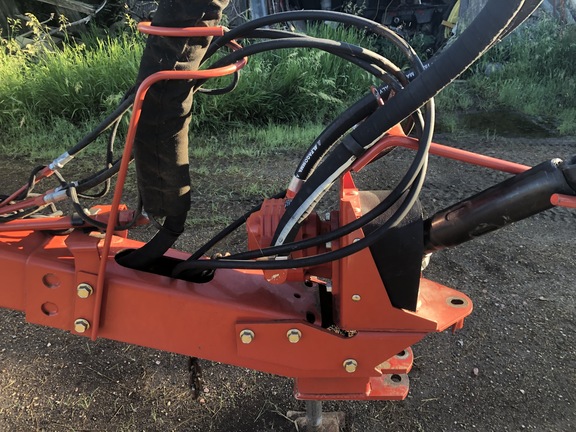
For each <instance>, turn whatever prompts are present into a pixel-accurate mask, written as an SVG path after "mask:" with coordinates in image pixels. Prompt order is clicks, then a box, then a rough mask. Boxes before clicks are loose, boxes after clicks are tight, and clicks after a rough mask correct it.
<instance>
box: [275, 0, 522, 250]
mask: <svg viewBox="0 0 576 432" xmlns="http://www.w3.org/2000/svg"><path fill="white" fill-rule="evenodd" d="M523 3H524V2H523V1H522V0H516V1H515V2H506V3H505V4H502V3H501V2H498V1H497V0H490V1H489V2H488V4H487V5H486V6H485V7H484V8H483V9H482V11H481V12H480V14H479V15H478V16H477V17H476V19H475V20H474V21H473V22H472V23H471V24H470V26H469V27H468V28H467V29H466V30H465V31H464V32H463V33H462V35H461V36H460V37H459V38H458V39H457V40H456V41H455V42H454V43H453V44H452V45H451V46H450V47H448V48H447V49H446V50H445V51H444V52H443V53H442V54H441V55H440V56H439V57H438V59H437V60H436V61H435V62H433V63H432V64H431V65H430V67H429V68H428V69H426V70H425V71H423V72H422V73H421V74H420V75H419V76H418V77H416V78H415V79H414V81H412V82H411V83H410V85H408V86H407V87H406V88H404V89H403V90H401V91H399V92H398V93H397V94H396V95H395V97H393V98H391V99H390V100H389V101H388V102H387V103H386V104H385V105H384V106H382V107H380V108H379V109H378V110H376V112H375V113H374V114H372V115H371V116H370V117H369V118H368V119H366V120H365V121H364V122H362V123H361V124H359V125H358V127H357V128H356V129H355V130H353V131H352V132H351V133H350V134H349V135H347V136H346V137H345V138H344V139H343V140H342V143H341V144H340V145H339V146H338V147H337V148H336V149H334V150H333V151H332V153H331V154H330V155H328V157H327V158H326V160H325V161H324V163H323V164H322V167H320V172H318V171H315V173H314V174H313V175H312V176H311V177H310V179H309V180H308V181H307V182H306V183H305V184H304V186H303V187H302V189H301V190H300V191H299V193H298V194H297V195H296V197H295V199H294V200H293V201H292V203H291V204H290V206H288V207H287V209H286V212H285V213H284V215H283V216H282V218H281V220H280V223H279V225H278V228H277V230H276V232H275V234H274V237H273V243H274V244H281V243H284V242H286V241H290V240H292V239H293V238H294V237H295V235H296V233H297V231H298V227H299V223H300V222H301V221H302V220H303V218H304V217H306V216H307V215H308V214H309V212H310V211H311V209H312V208H313V207H314V206H315V205H316V203H317V201H318V199H319V198H320V197H321V196H322V195H323V194H324V193H325V191H326V190H327V187H329V186H330V185H331V184H332V183H333V182H334V181H335V179H336V178H338V177H339V175H340V174H341V172H343V171H344V170H345V167H347V166H349V165H350V164H351V163H352V161H353V160H355V159H356V158H358V157H359V156H360V155H361V154H362V153H363V152H364V151H365V150H366V149H368V148H370V147H371V146H372V145H373V144H374V143H375V142H376V141H377V140H378V139H380V138H381V137H382V136H383V135H384V133H385V132H386V131H387V130H388V129H390V128H391V127H392V126H394V125H395V124H398V123H400V122H401V121H403V120H404V119H406V118H407V117H408V116H410V114H412V113H413V112H414V111H415V110H417V109H418V108H420V107H421V106H422V105H423V104H424V103H425V102H426V101H427V100H429V99H431V98H432V97H433V96H435V95H436V94H437V93H438V92H440V91H441V90H442V89H443V88H444V87H445V86H446V85H448V84H449V83H450V82H451V81H453V80H454V79H455V78H457V77H458V76H459V75H460V74H461V73H462V72H464V71H465V70H466V69H467V68H468V67H469V66H470V65H471V64H472V63H473V62H474V61H475V60H476V59H477V58H478V57H480V56H481V55H482V54H483V53H484V52H485V51H486V49H488V48H489V47H490V46H491V45H493V44H494V43H495V41H496V40H498V38H499V37H500V36H501V35H502V33H503V29H506V28H508V27H509V24H510V22H511V20H512V19H513V18H514V17H515V16H516V14H517V13H518V11H519V9H520V7H521V6H522V5H523ZM313 179H314V180H313Z"/></svg>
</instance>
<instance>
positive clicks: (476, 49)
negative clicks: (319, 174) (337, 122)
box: [344, 0, 524, 148]
mask: <svg viewBox="0 0 576 432" xmlns="http://www.w3.org/2000/svg"><path fill="white" fill-rule="evenodd" d="M523 4H524V2H523V1H522V0H515V1H506V2H502V1H499V0H490V1H489V2H488V3H487V4H486V6H484V8H483V9H482V11H481V12H480V13H479V14H478V16H477V17H476V19H474V21H473V22H472V23H471V24H470V25H469V26H468V28H467V29H466V30H464V32H463V33H462V34H461V35H460V36H459V37H458V38H457V39H456V40H455V41H454V43H453V44H452V45H450V46H449V47H447V48H446V49H445V50H444V51H443V52H442V53H441V54H440V55H439V56H438V58H437V59H436V60H435V61H434V62H432V63H431V64H430V66H429V67H428V69H426V70H424V71H423V72H422V73H421V74H420V75H419V76H417V77H416V78H415V79H414V80H413V81H412V82H411V83H410V85H409V86H407V87H406V88H404V89H403V90H401V91H400V92H398V93H397V94H396V95H395V97H393V98H392V99H390V100H389V101H388V103H387V104H385V105H384V106H383V107H381V108H379V109H378V110H377V111H376V112H375V113H374V114H372V116H371V117H370V118H369V119H367V120H366V121H365V122H363V123H362V124H361V125H359V126H358V128H356V129H355V130H354V131H352V133H351V134H350V135H348V136H347V137H346V138H344V142H345V144H346V145H348V146H351V147H355V146H360V147H362V148H367V147H369V146H371V145H372V144H373V143H374V142H376V141H377V140H378V139H379V138H380V137H381V136H382V134H383V133H384V132H385V131H386V130H388V129H389V128H390V127H392V126H394V125H395V124H398V123H400V122H401V121H403V120H404V119H405V118H407V117H408V116H409V115H410V114H411V113H413V112H414V111H415V110H416V109H418V108H420V107H421V106H422V105H423V104H424V103H425V102H426V101H427V100H429V99H430V98H432V97H434V96H435V95H436V94H438V93H439V92H440V91H441V90H442V89H444V87H446V86H447V85H448V84H449V83H450V82H452V81H453V80H454V79H456V78H457V77H458V76H459V75H460V74H461V73H462V72H464V71H465V70H466V69H467V68H468V67H469V66H470V65H471V64H472V63H473V62H474V61H476V60H477V59H478V58H479V57H480V56H481V55H482V54H483V53H484V52H485V51H486V50H487V49H488V48H489V47H490V46H492V45H493V44H494V43H495V42H496V41H497V40H498V39H499V38H500V37H501V36H502V34H503V31H504V29H506V28H507V27H508V26H509V25H510V22H511V20H512V19H513V18H514V17H515V16H516V14H517V13H518V11H519V9H520V7H521V6H522V5H523Z"/></svg>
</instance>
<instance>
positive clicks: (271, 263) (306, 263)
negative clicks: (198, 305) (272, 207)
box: [173, 161, 427, 277]
mask: <svg viewBox="0 0 576 432" xmlns="http://www.w3.org/2000/svg"><path fill="white" fill-rule="evenodd" d="M426 166H427V161H426V162H425V163H424V167H423V171H422V172H421V173H420V174H419V176H418V178H417V181H416V185H413V186H412V187H411V188H410V190H409V192H408V194H407V195H406V199H405V200H404V201H403V202H402V203H401V204H400V207H399V208H398V210H397V211H396V212H395V213H394V214H393V215H392V216H391V217H390V219H388V220H387V221H386V222H384V223H383V224H382V225H381V226H380V227H378V228H377V229H376V230H374V231H373V232H372V233H371V234H370V236H367V237H364V238H363V239H360V240H359V241H357V242H354V243H352V244H350V245H348V246H345V247H343V248H340V249H338V250H335V251H333V252H328V253H324V254H320V255H315V256H312V257H305V258H296V259H287V260H285V259H281V260H261V261H241V260H232V259H230V257H226V258H220V259H213V260H208V259H207V260H196V261H184V262H182V263H180V264H178V265H177V266H176V267H175V268H174V271H173V276H174V277H178V275H180V274H181V273H183V272H185V271H187V270H191V269H221V268H228V269H259V270H280V269H290V268H300V267H314V266H318V265H322V264H325V263H327V262H332V261H336V260H339V259H342V258H345V257H347V256H350V255H352V254H355V253H357V252H360V251H361V250H362V249H365V248H368V247H370V246H371V245H373V244H375V243H376V242H378V241H379V240H380V238H381V237H382V236H384V235H385V234H386V233H387V232H388V230H389V229H390V228H393V227H395V226H396V225H398V223H400V222H401V221H402V220H403V219H404V217H405V216H406V215H407V214H408V212H409V211H410V209H411V208H412V207H413V206H414V204H415V202H416V200H417V199H418V195H419V193H420V191H421V189H422V184H423V183H424V178H425V172H426Z"/></svg>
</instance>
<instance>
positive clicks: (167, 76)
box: [92, 27, 248, 340]
mask: <svg viewBox="0 0 576 432" xmlns="http://www.w3.org/2000/svg"><path fill="white" fill-rule="evenodd" d="M206 29H210V27H206V28H202V29H201V30H206ZM176 30H178V29H176ZM176 30H175V31H176ZM184 30H186V29H184ZM239 46H240V45H238V44H236V43H234V44H233V49H234V48H237V47H239ZM247 61H248V59H247V58H246V57H244V58H243V59H242V60H240V61H238V62H236V63H234V64H232V65H227V66H223V67H219V68H215V69H205V70H195V71H160V72H156V73H154V74H152V75H150V76H149V77H147V78H146V79H145V80H144V81H142V84H140V87H138V91H137V92H136V96H135V98H134V107H133V109H132V116H131V118H130V124H129V126H128V134H127V136H126V145H125V147H124V152H123V154H122V162H121V163H120V169H119V171H118V179H117V181H116V186H115V189H114V198H113V199H112V209H111V211H110V218H109V219H108V224H107V226H106V237H105V240H104V246H103V248H102V254H101V258H100V266H99V269H98V282H97V284H96V296H97V297H96V307H95V308H94V314H93V316H92V319H93V323H94V330H93V332H92V340H96V336H97V333H98V332H97V330H98V326H99V323H100V309H101V305H102V295H103V292H104V279H105V275H106V265H107V261H108V256H109V253H110V245H111V244H112V236H113V234H114V227H115V225H116V220H117V217H118V211H119V208H120V201H121V199H122V193H123V190H124V182H125V181H126V176H127V173H128V165H129V163H130V155H131V154H132V146H133V145H134V138H135V137H136V128H137V127H138V121H139V120H140V114H141V112H142V104H143V103H144V98H145V97H146V93H147V92H148V90H149V89H150V87H151V86H152V85H153V84H155V83H157V82H159V81H164V80H173V79H181V80H195V79H206V78H217V77H221V76H225V75H230V74H233V73H234V72H237V71H239V70H240V69H242V68H243V67H244V66H245V65H246V63H247Z"/></svg>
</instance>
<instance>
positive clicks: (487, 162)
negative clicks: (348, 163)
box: [351, 129, 531, 174]
mask: <svg viewBox="0 0 576 432" xmlns="http://www.w3.org/2000/svg"><path fill="white" fill-rule="evenodd" d="M395 132H396V134H390V135H387V136H385V137H384V138H382V139H381V140H380V141H378V142H377V143H376V144H374V145H373V146H372V147H371V148H370V150H368V151H367V152H366V153H365V154H364V155H362V157H360V158H359V159H358V160H357V161H356V162H354V164H353V165H352V168H351V170H352V171H355V172H359V171H360V170H361V169H362V168H364V167H365V166H366V165H368V164H369V163H370V162H372V161H373V160H374V159H375V158H376V157H378V155H379V154H380V153H382V152H383V151H384V150H386V149H389V148H393V147H405V148H409V149H412V150H416V149H418V140H416V139H414V138H410V137H407V136H405V135H403V134H397V133H398V129H396V130H395ZM430 154H432V155H435V156H440V157H444V158H448V159H453V160H456V161H460V162H465V163H469V164H472V165H477V166H481V167H485V168H489V169H493V170H497V171H502V172H507V173H510V174H520V173H521V172H524V171H526V170H528V169H530V168H531V167H529V166H527V165H522V164H518V163H515V162H510V161H506V160H503V159H498V158H494V157H490V156H485V155H481V154H478V153H473V152H469V151H466V150H461V149H457V148H454V147H449V146H445V145H442V144H437V143H432V144H431V145H430Z"/></svg>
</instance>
